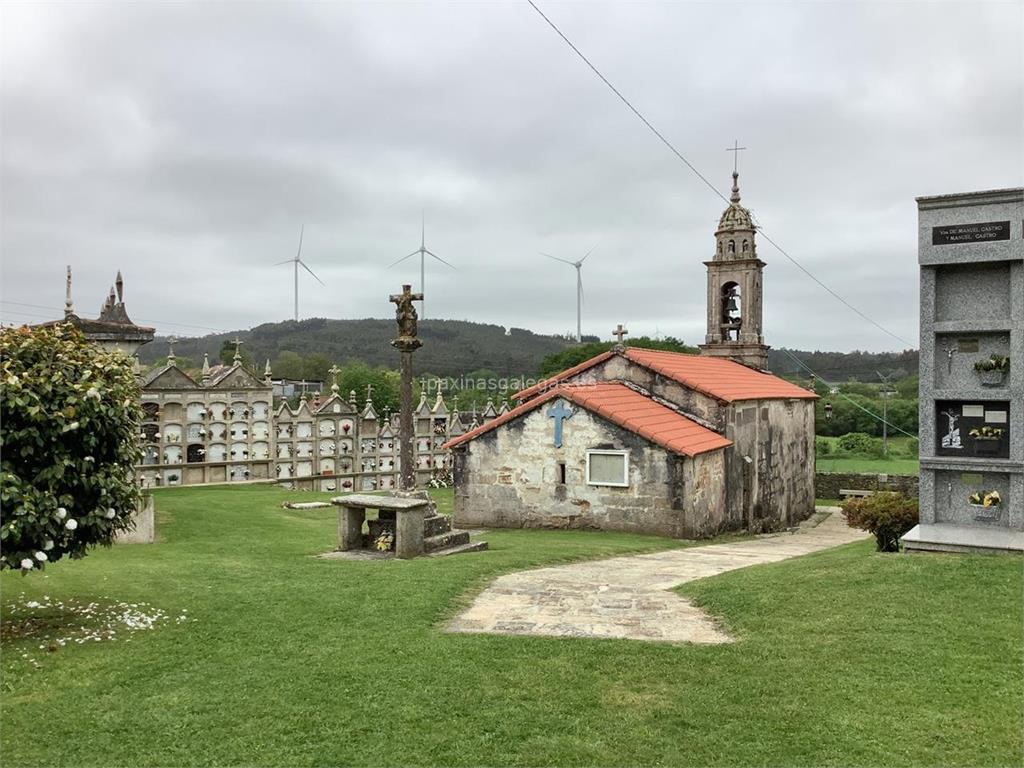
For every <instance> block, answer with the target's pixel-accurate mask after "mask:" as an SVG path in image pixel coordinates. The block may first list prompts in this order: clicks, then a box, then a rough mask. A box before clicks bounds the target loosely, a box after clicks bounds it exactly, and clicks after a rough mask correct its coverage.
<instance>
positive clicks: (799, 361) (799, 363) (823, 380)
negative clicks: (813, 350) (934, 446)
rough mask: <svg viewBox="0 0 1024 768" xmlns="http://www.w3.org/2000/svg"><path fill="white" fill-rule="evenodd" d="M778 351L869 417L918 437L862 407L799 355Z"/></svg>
mask: <svg viewBox="0 0 1024 768" xmlns="http://www.w3.org/2000/svg"><path fill="white" fill-rule="evenodd" d="M779 351H781V352H785V353H786V354H787V355H789V356H790V357H791V358H792V359H793V361H794V362H796V364H797V365H799V366H800V367H801V368H803V369H804V370H805V371H807V372H808V373H810V374H811V375H812V376H814V377H815V378H816V379H818V380H819V381H822V382H824V383H825V384H826V385H827V386H829V387H832V388H834V389H835V390H836V394H837V395H839V396H840V397H841V398H843V399H844V400H846V401H847V402H849V403H850V404H851V405H853V406H854V407H856V408H860V409H861V410H862V411H864V413H866V414H868V415H869V416H871V417H873V418H875V419H877V420H878V421H879V422H881V423H882V424H886V425H887V426H889V428H891V429H895V430H896V431H897V432H901V433H903V434H904V435H906V436H907V437H918V436H917V435H913V434H911V433H910V432H907V431H906V430H905V429H900V428H899V427H897V426H896V425H895V424H893V423H892V422H891V421H889V420H888V419H884V418H882V417H881V416H879V415H878V414H877V413H875V412H874V411H872V410H870V409H869V408H865V407H864V406H863V405H861V404H860V403H858V402H857V401H856V400H854V399H853V398H851V397H850V396H849V395H846V394H845V393H844V392H843V391H842V389H841V388H840V386H839V385H834V384H832V383H830V382H828V381H825V379H823V378H822V377H821V376H819V375H818V374H816V373H815V372H814V371H812V370H811V369H810V367H809V366H807V365H806V364H805V363H804V361H803V360H801V359H800V358H799V357H797V356H796V355H794V354H793V353H792V352H790V351H789V350H788V349H785V348H782V349H780V350H779Z"/></svg>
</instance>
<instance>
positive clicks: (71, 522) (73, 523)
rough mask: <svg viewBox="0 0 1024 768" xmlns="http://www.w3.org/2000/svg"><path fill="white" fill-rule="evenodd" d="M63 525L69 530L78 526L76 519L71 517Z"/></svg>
mask: <svg viewBox="0 0 1024 768" xmlns="http://www.w3.org/2000/svg"><path fill="white" fill-rule="evenodd" d="M64 527H65V528H67V529H68V530H69V531H73V530H75V528H77V527H78V521H77V520H75V518H73V517H72V518H71V519H70V520H68V521H67V522H66V523H64Z"/></svg>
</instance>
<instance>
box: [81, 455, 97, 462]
mask: <svg viewBox="0 0 1024 768" xmlns="http://www.w3.org/2000/svg"><path fill="white" fill-rule="evenodd" d="M82 461H96V459H94V458H93V457H92V456H86V457H85V458H84V459H82Z"/></svg>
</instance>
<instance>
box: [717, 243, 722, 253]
mask: <svg viewBox="0 0 1024 768" xmlns="http://www.w3.org/2000/svg"><path fill="white" fill-rule="evenodd" d="M718 253H719V255H721V253H722V241H721V240H719V241H718Z"/></svg>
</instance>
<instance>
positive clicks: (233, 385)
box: [210, 363, 268, 389]
mask: <svg viewBox="0 0 1024 768" xmlns="http://www.w3.org/2000/svg"><path fill="white" fill-rule="evenodd" d="M210 388H211V389H267V388H268V387H267V385H266V384H264V383H263V382H262V381H260V380H259V379H257V378H256V377H255V376H253V375H252V374H251V373H249V372H248V371H247V370H246V369H245V368H244V367H243V366H242V365H241V364H240V363H236V364H235V365H233V366H231V368H230V369H229V370H228V371H227V373H225V374H223V375H222V376H221V377H220V378H218V379H217V380H216V381H214V382H213V384H212V385H211V387H210Z"/></svg>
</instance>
